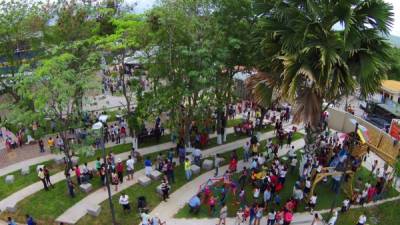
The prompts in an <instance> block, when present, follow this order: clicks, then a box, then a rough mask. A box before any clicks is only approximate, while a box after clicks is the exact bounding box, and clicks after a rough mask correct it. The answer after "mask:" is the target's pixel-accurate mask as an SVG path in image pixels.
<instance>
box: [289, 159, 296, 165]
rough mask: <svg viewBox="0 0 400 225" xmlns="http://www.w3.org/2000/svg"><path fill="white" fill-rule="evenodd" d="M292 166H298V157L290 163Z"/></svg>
mask: <svg viewBox="0 0 400 225" xmlns="http://www.w3.org/2000/svg"><path fill="white" fill-rule="evenodd" d="M290 165H291V166H297V159H296V158H293V159H292V162H291V163H290Z"/></svg>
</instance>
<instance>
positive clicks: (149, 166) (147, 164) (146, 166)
mask: <svg viewBox="0 0 400 225" xmlns="http://www.w3.org/2000/svg"><path fill="white" fill-rule="evenodd" d="M144 169H145V173H146V176H148V177H149V176H150V174H151V171H152V163H151V160H150V158H149V157H147V158H146V160H145V161H144Z"/></svg>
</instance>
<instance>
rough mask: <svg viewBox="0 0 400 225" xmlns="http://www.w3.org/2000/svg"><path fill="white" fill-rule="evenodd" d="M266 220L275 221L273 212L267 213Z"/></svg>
mask: <svg viewBox="0 0 400 225" xmlns="http://www.w3.org/2000/svg"><path fill="white" fill-rule="evenodd" d="M268 219H269V220H274V219H275V212H269V213H268Z"/></svg>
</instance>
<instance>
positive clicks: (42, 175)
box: [38, 171, 44, 179]
mask: <svg viewBox="0 0 400 225" xmlns="http://www.w3.org/2000/svg"><path fill="white" fill-rule="evenodd" d="M38 177H39V178H40V179H44V172H43V171H39V173H38Z"/></svg>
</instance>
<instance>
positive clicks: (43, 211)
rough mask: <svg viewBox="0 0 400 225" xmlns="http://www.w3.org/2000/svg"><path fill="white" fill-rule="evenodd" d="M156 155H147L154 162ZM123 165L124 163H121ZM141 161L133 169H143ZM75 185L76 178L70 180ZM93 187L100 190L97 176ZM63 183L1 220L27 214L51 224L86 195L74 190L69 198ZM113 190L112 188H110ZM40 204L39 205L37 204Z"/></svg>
mask: <svg viewBox="0 0 400 225" xmlns="http://www.w3.org/2000/svg"><path fill="white" fill-rule="evenodd" d="M157 155H158V152H157V153H152V154H148V155H147V156H149V157H150V158H151V159H152V160H155V158H156V157H157ZM123 163H125V161H124V162H123ZM143 168H144V165H143V160H141V161H139V162H137V163H136V164H135V169H136V170H140V169H143ZM72 179H73V181H74V182H75V184H76V178H75V177H73V178H72ZM91 184H92V185H93V191H92V192H94V191H96V190H98V189H100V188H101V183H100V178H99V177H98V176H96V177H94V178H93V179H92V181H91ZM66 185H67V184H66V182H65V181H61V182H59V183H57V184H56V185H55V186H54V189H51V190H50V191H44V190H41V191H39V192H37V193H35V194H34V195H31V196H29V197H28V198H26V199H24V200H23V201H21V202H19V203H18V206H17V208H18V210H17V212H16V213H12V214H8V213H2V214H0V215H1V216H0V217H1V218H3V219H6V218H7V216H8V215H11V216H12V217H14V218H16V219H17V220H18V221H23V220H24V215H25V214H27V213H29V214H30V215H32V216H33V217H34V218H35V219H36V220H37V221H39V222H40V223H39V224H52V223H53V222H54V220H55V219H56V217H58V216H59V215H61V214H62V213H63V212H64V211H65V210H66V209H68V208H70V207H72V206H73V205H74V204H76V203H77V202H79V201H80V200H82V199H83V198H85V197H86V196H87V194H85V193H83V192H81V191H80V190H78V189H79V188H77V189H75V191H76V197H75V198H71V197H70V196H69V195H68V192H67V188H66V187H67V186H66ZM112 188H113V187H112ZM37 203H40V204H37Z"/></svg>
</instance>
